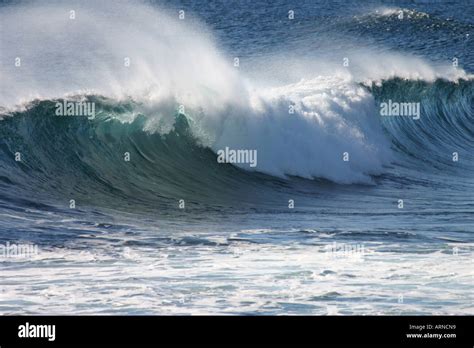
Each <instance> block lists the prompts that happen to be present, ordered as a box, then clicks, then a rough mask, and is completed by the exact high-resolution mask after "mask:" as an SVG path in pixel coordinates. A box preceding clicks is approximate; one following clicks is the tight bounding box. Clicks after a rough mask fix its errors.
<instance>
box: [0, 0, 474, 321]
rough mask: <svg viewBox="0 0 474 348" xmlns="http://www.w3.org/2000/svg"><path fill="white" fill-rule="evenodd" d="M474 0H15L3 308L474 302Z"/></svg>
mask: <svg viewBox="0 0 474 348" xmlns="http://www.w3.org/2000/svg"><path fill="white" fill-rule="evenodd" d="M472 5H473V4H472V2H470V1H450V2H447V1H406V2H403V1H401V2H393V1H390V2H386V1H274V2H272V3H268V2H264V1H232V2H229V1H213V2H207V1H159V2H156V1H150V2H146V3H145V4H139V3H130V2H118V3H114V5H112V3H108V2H107V1H105V2H103V3H101V4H95V3H94V2H82V3H77V4H76V3H74V2H72V3H67V4H66V3H61V2H59V1H56V2H45V3H39V2H16V1H3V2H2V3H1V6H0V23H1V27H0V29H1V36H0V42H1V45H0V48H1V50H0V63H1V67H0V81H1V82H0V83H1V84H0V96H1V97H0V135H1V137H0V246H2V247H3V248H1V249H0V252H3V254H1V253H0V268H1V269H2V272H1V275H0V281H1V284H2V286H1V289H0V311H1V312H2V313H15V314H16V313H34V314H52V313H66V314H70V313H75V314H76V313H83V314H96V313H100V314H102V313H119V314H209V313H211V314H318V315H321V314H322V315H324V314H346V315H348V314H352V315H359V314H473V305H472V304H473V293H472V286H473V278H472V269H473V262H472V260H473V246H474V194H473V192H474V155H473V144H474V119H473V108H472V107H473V95H474V94H473V92H474V91H473V89H474V85H473V82H472V77H473V76H472V74H473V73H474V59H473V55H472V52H473V41H472V36H473V35H474V33H473V31H474V30H473V29H474V22H473V18H474V16H473V15H474V13H473V12H474V10H473V8H474V6H472ZM71 10H74V11H75V16H76V17H75V18H74V19H71V18H70V17H69V16H70V11H71ZM180 11H184V12H182V13H181V12H180ZM291 11H293V12H291ZM180 15H181V16H182V18H181V19H180ZM183 15H184V17H183ZM293 15H294V17H293ZM289 16H290V17H292V18H291V19H290V18H289ZM26 23H28V24H29V25H25V24H26ZM18 57H20V58H21V65H20V66H19V67H18V66H15V64H14V62H15V59H16V58H18ZM124 57H129V58H131V61H132V65H131V67H130V68H129V69H123V64H122V61H123V59H124ZM236 58H237V61H238V64H236ZM65 99H71V100H76V101H77V100H83V101H87V102H90V103H94V106H95V110H96V116H95V118H93V119H87V118H85V117H58V116H57V115H56V114H55V110H56V102H57V101H58V100H65ZM388 100H390V101H394V102H401V103H404V102H414V103H419V105H420V114H419V118H417V117H416V116H414V115H408V116H406V115H405V116H403V115H402V116H391V117H384V116H383V115H381V112H380V110H381V108H380V105H381V103H384V102H387V101H388ZM180 106H183V107H184V109H180V108H179V107H180ZM289 106H292V107H294V110H295V111H294V113H289V111H288V110H289V109H288V108H289ZM226 146H229V147H231V148H242V149H255V150H257V153H258V165H257V166H256V168H254V169H252V168H249V166H248V165H245V164H237V165H235V166H234V165H231V164H221V163H218V161H217V160H216V158H217V151H218V150H219V149H222V148H224V147H226ZM346 152H347V154H348V155H349V156H350V160H349V161H344V160H343V156H344V153H346ZM125 153H128V154H129V155H130V157H131V160H130V161H125V160H124V154H125ZM18 154H19V155H20V158H21V159H20V160H17V157H18ZM11 245H15V246H17V247H25V246H28V247H34V248H33V249H31V250H30V249H28V250H30V251H28V252H26V253H24V255H20V256H15V255H10V254H7V253H6V250H7V247H8V246H11ZM12 250H13V249H12ZM12 253H13V252H12Z"/></svg>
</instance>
